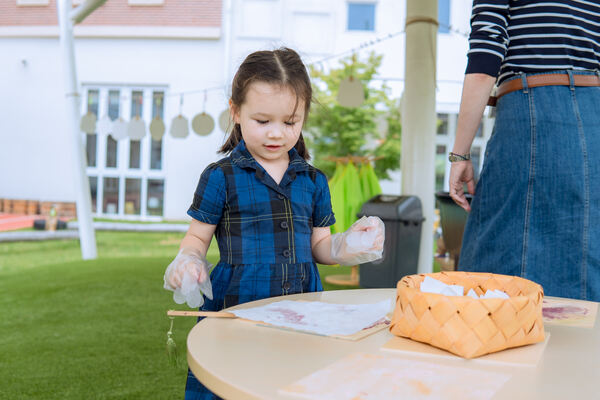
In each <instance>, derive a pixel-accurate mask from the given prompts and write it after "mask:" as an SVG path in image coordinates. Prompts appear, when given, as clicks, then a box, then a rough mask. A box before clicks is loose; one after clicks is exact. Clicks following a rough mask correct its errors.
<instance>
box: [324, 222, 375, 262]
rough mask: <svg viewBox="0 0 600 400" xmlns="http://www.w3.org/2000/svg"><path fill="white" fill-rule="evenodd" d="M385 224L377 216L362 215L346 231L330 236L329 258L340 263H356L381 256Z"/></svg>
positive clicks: (373, 259)
mask: <svg viewBox="0 0 600 400" xmlns="http://www.w3.org/2000/svg"><path fill="white" fill-rule="evenodd" d="M384 242H385V225H384V224H383V221H382V220H381V219H380V218H379V217H362V218H361V219H359V220H358V221H356V222H355V223H354V224H352V226H351V227H350V228H348V230H347V231H346V232H342V233H336V234H334V235H332V236H331V258H333V260H334V261H336V262H337V263H338V264H340V265H356V264H363V263H366V262H370V261H375V260H378V259H380V258H381V257H382V256H383V243H384Z"/></svg>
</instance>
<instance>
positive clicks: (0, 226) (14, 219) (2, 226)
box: [0, 213, 43, 232]
mask: <svg viewBox="0 0 600 400" xmlns="http://www.w3.org/2000/svg"><path fill="white" fill-rule="evenodd" d="M40 218H43V217H42V216H41V215H18V214H5V213H0V232H5V231H14V230H16V229H23V228H31V227H33V221H35V220H36V219H40Z"/></svg>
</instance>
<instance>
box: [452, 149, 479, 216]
mask: <svg viewBox="0 0 600 400" xmlns="http://www.w3.org/2000/svg"><path fill="white" fill-rule="evenodd" d="M465 183H466V184H467V190H468V191H469V193H470V194H475V181H474V180H473V163H472V162H471V160H468V161H458V162H453V163H452V164H451V166H450V182H449V186H450V197H452V200H454V202H455V203H456V204H458V205H459V206H461V207H462V208H464V209H465V210H467V211H471V206H470V205H469V201H468V200H467V198H466V197H465V190H464V184H465Z"/></svg>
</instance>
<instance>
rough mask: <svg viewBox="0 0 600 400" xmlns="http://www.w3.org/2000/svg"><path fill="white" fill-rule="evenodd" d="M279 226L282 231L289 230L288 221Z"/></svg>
mask: <svg viewBox="0 0 600 400" xmlns="http://www.w3.org/2000/svg"><path fill="white" fill-rule="evenodd" d="M279 226H280V227H281V229H287V228H288V223H287V221H281V222H280V223H279Z"/></svg>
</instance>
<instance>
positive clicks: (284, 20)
mask: <svg viewBox="0 0 600 400" xmlns="http://www.w3.org/2000/svg"><path fill="white" fill-rule="evenodd" d="M470 7H471V2H470V1H469V0H439V9H440V18H439V20H440V32H439V33H438V38H437V40H438V64H437V88H438V90H437V112H438V117H439V119H440V121H441V122H440V123H439V125H438V135H437V154H438V158H437V160H438V161H437V163H436V188H437V189H438V190H444V188H445V187H446V188H447V183H446V181H447V179H446V177H447V173H448V170H449V164H448V162H447V161H446V158H447V157H446V155H447V153H448V151H449V150H450V147H451V145H452V142H453V140H454V131H455V126H456V114H457V113H458V107H459V102H460V91H461V86H462V79H463V74H464V70H465V67H466V60H467V59H466V52H467V47H468V44H467V38H466V34H467V32H468V30H469V17H470ZM405 12H406V3H405V1H397V0H360V1H358V0H357V1H345V0H326V1H323V0H223V2H221V1H219V0H202V1H201V0H197V1H186V0H109V1H107V2H106V3H105V4H104V5H103V6H102V7H100V8H99V9H98V10H96V11H95V12H94V13H93V14H92V15H90V16H89V17H88V18H87V19H86V21H84V23H83V24H82V25H81V26H76V27H75V31H74V32H75V50H76V63H77V74H78V80H79V82H80V91H79V93H80V96H81V100H82V101H81V113H82V115H84V114H86V113H87V112H92V113H94V114H95V115H96V116H97V117H98V119H101V118H103V117H105V116H108V117H109V118H110V119H111V120H113V121H118V120H119V119H121V120H123V121H124V122H125V123H128V122H129V121H131V120H133V119H138V118H139V119H142V120H143V121H144V123H145V126H146V129H147V128H148V127H149V126H150V124H151V123H152V121H153V120H154V119H160V120H162V121H164V124H165V126H166V132H165V134H164V136H163V137H162V138H161V139H160V140H155V139H153V138H152V137H151V136H150V133H148V132H147V133H146V135H145V136H144V137H143V138H142V139H141V140H133V139H128V138H124V139H120V140H115V139H114V138H113V136H111V135H106V134H104V133H98V132H94V133H83V132H82V136H83V137H84V143H85V148H86V155H87V165H88V167H87V175H88V176H89V179H90V187H91V191H92V208H93V213H94V215H95V216H97V217H106V218H118V219H132V220H162V219H168V220H174V219H175V220H176V219H186V211H187V208H188V206H189V204H190V202H191V199H192V196H193V191H194V189H195V186H196V183H197V181H198V178H199V176H200V173H201V172H202V170H203V169H204V168H205V167H206V166H207V165H208V164H209V163H211V162H213V161H215V160H217V159H218V158H220V157H221V155H218V154H217V153H216V151H217V149H218V148H219V147H220V145H221V144H222V142H223V140H224V135H225V132H224V131H223V129H222V126H220V124H219V122H218V120H219V116H220V115H221V114H222V112H223V111H224V110H226V109H227V99H228V87H229V84H230V82H231V79H232V77H233V74H234V73H235V71H236V68H237V66H238V65H239V64H240V63H241V61H242V60H243V58H244V57H245V56H246V55H247V54H248V53H250V52H252V51H254V50H258V49H272V48H276V47H279V46H283V45H285V46H289V47H292V48H295V49H296V50H298V51H299V52H300V53H301V55H302V56H303V58H304V60H305V62H306V63H317V62H320V63H322V64H323V65H324V66H325V67H328V66H330V67H335V66H336V63H337V60H338V59H339V57H337V56H338V55H348V54H350V53H351V52H350V53H348V51H349V50H352V49H354V51H355V53H357V54H358V56H360V55H361V54H366V52H370V51H375V52H376V53H378V54H383V55H384V57H383V63H382V66H381V68H380V71H379V76H378V79H380V80H382V81H385V82H386V83H387V84H388V85H389V86H391V87H392V89H393V95H394V96H397V97H400V96H401V94H402V87H403V76H404V35H403V33H402V31H403V30H404V23H405ZM0 52H1V54H2V55H3V56H2V57H0V70H2V71H3V72H4V74H3V75H4V79H1V80H0V93H2V96H0V110H1V111H0V114H1V115H0V171H2V172H0V198H7V199H31V200H39V201H46V202H54V201H56V202H73V201H74V199H75V190H76V188H75V187H74V182H75V179H74V177H75V174H74V172H73V165H74V163H73V160H72V155H70V154H68V152H66V151H64V150H63V149H67V148H69V146H68V143H69V142H68V141H69V140H70V139H71V133H70V132H67V131H66V128H65V127H66V123H65V112H64V107H65V93H64V85H63V81H62V76H63V75H62V73H61V71H62V64H61V57H60V47H59V38H58V26H57V20H56V4H55V0H6V1H4V2H3V3H2V5H0ZM323 60H324V61H323ZM200 113H206V114H208V115H210V116H212V118H213V120H214V121H215V128H214V130H213V131H212V132H211V133H209V134H206V135H203V136H201V135H198V134H196V133H195V132H194V130H193V129H192V128H191V127H190V129H189V135H188V136H187V137H185V138H176V137H173V136H172V135H171V134H170V128H171V124H172V120H173V119H174V118H175V117H178V116H179V115H182V116H184V117H185V118H187V119H188V122H190V123H191V121H192V119H193V118H194V116H196V115H198V114H200ZM490 129H491V121H490V120H485V121H484V123H483V126H482V130H481V135H479V136H478V137H477V138H476V140H475V143H474V145H473V155H474V160H475V162H477V163H478V164H479V166H480V165H481V162H482V161H483V153H484V149H485V141H486V140H487V137H488V136H489V134H490ZM399 175H400V174H399V173H396V174H394V176H395V179H394V180H391V181H386V182H382V188H383V190H384V192H385V193H388V194H399V193H400V183H399V180H398V179H399Z"/></svg>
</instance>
